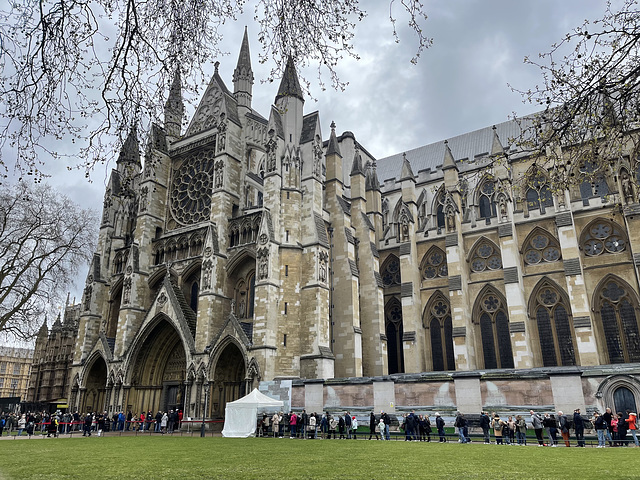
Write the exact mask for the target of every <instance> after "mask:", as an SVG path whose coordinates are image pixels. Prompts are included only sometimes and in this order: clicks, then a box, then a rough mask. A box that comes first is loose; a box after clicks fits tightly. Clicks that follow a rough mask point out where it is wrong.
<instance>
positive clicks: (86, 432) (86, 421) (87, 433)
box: [82, 413, 93, 437]
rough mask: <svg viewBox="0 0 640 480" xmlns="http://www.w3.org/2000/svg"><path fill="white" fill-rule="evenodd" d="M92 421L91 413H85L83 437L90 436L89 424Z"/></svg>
mask: <svg viewBox="0 0 640 480" xmlns="http://www.w3.org/2000/svg"><path fill="white" fill-rule="evenodd" d="M92 423H93V415H91V414H90V413H87V416H86V417H84V431H83V432H82V436H83V437H90V436H91V424H92Z"/></svg>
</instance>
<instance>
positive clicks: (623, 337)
mask: <svg viewBox="0 0 640 480" xmlns="http://www.w3.org/2000/svg"><path fill="white" fill-rule="evenodd" d="M598 304H599V313H600V322H601V330H602V334H603V338H604V341H605V344H606V347H607V354H608V356H609V363H629V362H640V326H639V325H638V307H637V300H636V298H635V295H632V293H631V292H630V290H629V288H628V287H627V286H625V285H623V283H622V282H619V281H617V280H614V279H611V280H609V281H607V282H606V283H605V284H604V285H603V287H602V288H601V289H600V291H599V292H598Z"/></svg>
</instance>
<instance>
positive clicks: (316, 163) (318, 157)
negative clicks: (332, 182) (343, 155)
mask: <svg viewBox="0 0 640 480" xmlns="http://www.w3.org/2000/svg"><path fill="white" fill-rule="evenodd" d="M321 174H322V140H321V139H320V135H316V138H315V140H314V141H313V175H314V176H316V177H320V175H321Z"/></svg>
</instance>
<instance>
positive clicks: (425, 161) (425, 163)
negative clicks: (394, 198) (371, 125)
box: [377, 120, 521, 182]
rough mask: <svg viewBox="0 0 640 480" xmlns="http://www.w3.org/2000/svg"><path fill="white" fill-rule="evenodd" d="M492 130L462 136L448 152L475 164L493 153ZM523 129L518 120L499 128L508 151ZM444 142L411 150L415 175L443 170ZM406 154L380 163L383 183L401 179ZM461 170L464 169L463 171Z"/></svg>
mask: <svg viewBox="0 0 640 480" xmlns="http://www.w3.org/2000/svg"><path fill="white" fill-rule="evenodd" d="M492 128H493V127H491V126H489V127H485V128H481V129H480V130H475V131H473V132H468V133H463V134H462V135H458V136H456V137H453V138H449V139H448V142H449V148H450V149H451V153H452V154H453V157H454V158H455V160H456V162H459V161H460V160H464V159H466V160H469V161H473V160H474V159H475V158H477V157H484V156H486V155H488V154H489V152H490V151H491V145H492V143H493V129H492ZM520 129H521V127H520V125H519V123H518V122H517V121H515V120H509V121H507V122H503V123H500V124H497V125H496V133H497V134H498V137H499V139H500V142H501V143H502V145H503V146H504V148H505V151H508V152H512V151H514V150H513V149H511V150H510V149H509V148H508V146H509V142H510V141H511V139H513V138H515V137H517V136H518V135H519V133H520ZM444 151H445V146H444V140H442V141H440V142H436V143H431V144H429V145H424V146H422V147H418V148H414V149H413V150H408V151H407V152H406V154H407V160H409V162H410V163H411V167H412V169H413V171H414V172H416V173H417V172H420V171H421V170H427V169H431V170H432V171H434V170H436V169H437V168H439V167H440V166H442V161H443V160H444ZM403 153H404V152H400V153H397V154H395V155H391V156H390V157H386V158H382V159H379V160H378V165H377V166H378V179H379V180H380V182H384V181H385V180H389V179H394V178H395V179H398V178H399V177H400V172H401V170H402V154H403ZM461 170H462V168H461Z"/></svg>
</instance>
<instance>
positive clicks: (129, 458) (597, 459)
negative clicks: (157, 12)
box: [0, 436, 640, 480]
mask: <svg viewBox="0 0 640 480" xmlns="http://www.w3.org/2000/svg"><path fill="white" fill-rule="evenodd" d="M0 448H1V451H2V462H0V478H2V479H3V480H4V479H21V478H29V479H45V478H81V479H91V480H98V479H102V478H117V479H128V478H135V479H156V478H165V479H191V478H203V479H204V478H206V479H222V478H225V479H227V478H228V479H236V478H238V479H272V478H287V479H297V478H305V479H307V478H313V479H316V478H317V479H323V480H326V479H335V478H340V479H380V480H383V479H395V478H397V479H403V480H407V479H413V478H459V479H475V478H482V479H487V480H488V479H498V478H505V479H506V478H509V479H513V478H518V479H529V478H536V479H543V478H545V479H546V478H554V479H560V478H580V479H581V480H586V479H602V478H608V479H624V478H638V477H639V476H640V449H634V448H611V449H609V448H605V449H596V448H564V447H560V448H537V447H535V446H527V447H518V446H506V445H505V446H499V445H483V444H470V445H460V444H458V443H447V444H438V443H426V442H425V443H421V442H412V443H409V442H403V441H391V442H381V441H367V440H357V441H354V440H291V439H288V438H284V439H272V438H267V439H264V438H248V439H227V438H220V437H207V438H199V437H168V436H163V437H161V436H144V437H142V436H140V437H101V438H100V437H94V436H92V437H91V438H82V437H80V438H71V439H69V438H58V439H54V438H50V439H35V438H34V439H31V440H26V439H19V440H3V441H2V442H0Z"/></svg>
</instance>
